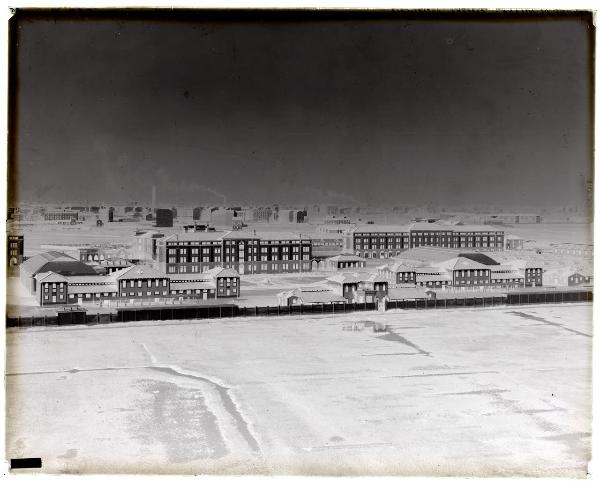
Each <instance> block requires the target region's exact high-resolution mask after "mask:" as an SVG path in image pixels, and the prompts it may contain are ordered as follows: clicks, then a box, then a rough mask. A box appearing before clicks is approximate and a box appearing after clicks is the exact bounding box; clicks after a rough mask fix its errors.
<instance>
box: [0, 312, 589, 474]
mask: <svg viewBox="0 0 600 483" xmlns="http://www.w3.org/2000/svg"><path fill="white" fill-rule="evenodd" d="M591 310H592V309H591V306H590V305H585V304H581V305H569V306H565V305H563V306H543V307H542V306H528V307H511V308H507V307H504V308H495V309H475V310H473V309H463V310H453V311H433V310H429V311H407V312H401V311H398V312H395V313H391V312H388V313H385V314H379V313H359V314H352V315H345V316H342V315H340V316H329V317H320V318H299V317H271V318H246V319H235V320H227V319H222V320H220V321H210V323H208V322H206V321H194V322H171V323H169V322H160V323H154V322H146V323H135V324H134V323H131V324H115V325H111V326H93V327H81V326H79V327H77V326H75V327H53V328H32V329H26V330H21V331H15V330H12V329H11V330H9V331H8V333H7V349H8V354H7V356H8V360H7V372H8V374H7V377H6V384H7V390H8V396H7V451H8V455H7V456H8V457H9V458H10V457H42V459H43V465H44V470H45V471H49V472H103V471H106V472H116V471H119V472H189V473H206V472H236V473H237V472H260V473H294V474H298V473H304V474H312V473H319V474H404V475H411V474H417V475H431V474H437V475H470V474H475V475H513V474H527V475H553V476H558V475H561V476H584V475H585V472H586V465H587V461H588V459H589V457H590V424H591V408H590V404H591V402H590V400H591V379H590V377H591V345H592V338H591V334H592V332H591V331H592V322H591ZM370 321H371V322H372V321H377V322H384V323H386V324H389V327H390V329H391V331H390V332H388V333H386V334H381V333H376V332H373V330H372V328H371V327H369V324H368V322H370ZM365 323H366V324H365ZM352 328H355V329H356V330H351V329H352ZM348 329H350V330H348Z"/></svg>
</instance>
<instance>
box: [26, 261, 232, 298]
mask: <svg viewBox="0 0 600 483" xmlns="http://www.w3.org/2000/svg"><path fill="white" fill-rule="evenodd" d="M36 281H37V284H36V287H35V288H34V289H33V290H32V292H31V293H32V295H34V296H35V297H36V299H37V301H38V303H39V304H40V305H41V306H47V305H72V304H79V305H81V304H85V303H99V302H104V301H107V300H120V301H127V302H130V303H131V302H135V301H139V300H143V301H155V302H161V301H164V300H165V299H174V298H190V299H196V300H209V299H218V298H235V297H239V296H240V276H239V274H238V273H236V272H235V271H234V270H231V269H224V268H214V269H212V270H209V271H206V272H204V273H201V274H195V275H185V274H176V275H173V276H168V275H166V274H164V273H161V272H159V271H157V270H155V269H154V268H152V267H148V266H143V265H134V266H130V267H127V268H123V269H121V270H117V271H115V272H112V273H110V274H105V275H103V274H98V275H61V274H58V273H55V272H44V273H39V274H37V275H36Z"/></svg>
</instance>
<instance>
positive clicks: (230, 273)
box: [202, 267, 240, 277]
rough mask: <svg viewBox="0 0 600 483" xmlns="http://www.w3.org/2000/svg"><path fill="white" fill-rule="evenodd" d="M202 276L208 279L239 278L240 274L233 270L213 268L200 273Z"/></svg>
mask: <svg viewBox="0 0 600 483" xmlns="http://www.w3.org/2000/svg"><path fill="white" fill-rule="evenodd" d="M202 275H206V276H209V277H239V276H240V274H239V273H237V272H236V271H235V270H234V269H233V268H223V267H215V268H211V269H210V270H206V271H204V272H202Z"/></svg>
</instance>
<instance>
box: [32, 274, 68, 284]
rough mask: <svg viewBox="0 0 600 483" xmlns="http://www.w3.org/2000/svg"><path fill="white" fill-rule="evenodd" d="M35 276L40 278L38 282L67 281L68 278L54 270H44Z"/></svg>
mask: <svg viewBox="0 0 600 483" xmlns="http://www.w3.org/2000/svg"><path fill="white" fill-rule="evenodd" d="M35 278H36V279H37V280H38V282H44V283H50V282H53V283H56V282H66V281H67V279H66V278H65V277H63V276H62V275H59V274H58V273H54V272H44V273H38V274H37V275H36V276H35Z"/></svg>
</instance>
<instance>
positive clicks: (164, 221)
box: [155, 208, 173, 228]
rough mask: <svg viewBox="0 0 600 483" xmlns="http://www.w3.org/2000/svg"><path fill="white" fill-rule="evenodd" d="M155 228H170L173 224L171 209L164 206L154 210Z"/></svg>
mask: <svg viewBox="0 0 600 483" xmlns="http://www.w3.org/2000/svg"><path fill="white" fill-rule="evenodd" d="M155 226H156V227H157V228H171V227H172V226H173V211H172V210H169V209H165V208H159V209H157V210H156V224H155Z"/></svg>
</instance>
